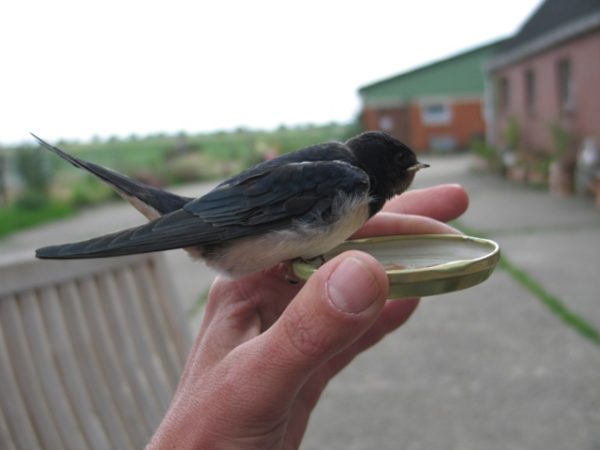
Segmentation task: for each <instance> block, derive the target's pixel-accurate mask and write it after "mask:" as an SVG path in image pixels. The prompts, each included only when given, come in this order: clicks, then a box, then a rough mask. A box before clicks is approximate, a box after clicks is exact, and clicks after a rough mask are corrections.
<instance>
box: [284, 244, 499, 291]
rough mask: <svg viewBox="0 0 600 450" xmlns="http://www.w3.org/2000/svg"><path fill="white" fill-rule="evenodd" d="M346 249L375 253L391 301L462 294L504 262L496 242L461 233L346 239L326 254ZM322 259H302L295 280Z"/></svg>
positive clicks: (328, 256)
mask: <svg viewBox="0 0 600 450" xmlns="http://www.w3.org/2000/svg"><path fill="white" fill-rule="evenodd" d="M347 250H361V251H364V252H367V253H370V254H371V255H373V256H374V257H375V258H377V260H378V261H379V262H380V263H381V264H382V265H383V267H384V269H385V271H386V273H387V275H388V278H389V280H390V294H389V297H390V298H405V297H424V296H427V295H436V294H443V293H446V292H452V291H458V290H460V289H466V288H469V287H471V286H475V285H476V284H479V283H481V282H482V281H485V280H486V279H487V278H488V277H489V276H490V275H491V274H492V272H493V271H494V268H495V267H496V264H497V263H498V260H499V259H500V247H499V246H498V244H497V243H495V242H494V241H490V240H488V239H481V238H476V237H470V236H463V235H456V234H423V235H405V236H385V237H373V238H368V239H357V240H354V241H346V242H344V243H343V244H341V245H339V246H338V247H336V248H335V249H333V250H331V251H330V252H328V253H326V254H325V255H324V259H325V261H328V260H330V259H331V258H333V257H335V256H336V255H339V254H340V253H343V252H345V251H347ZM321 263H322V261H321V260H320V259H319V260H315V261H311V262H305V261H297V262H294V264H293V270H294V273H295V274H296V276H297V277H298V278H300V279H302V280H307V279H308V278H309V277H310V276H311V275H312V274H313V273H314V272H315V271H316V270H317V269H318V267H319V266H320V265H321Z"/></svg>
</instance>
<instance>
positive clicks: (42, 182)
mask: <svg viewBox="0 0 600 450" xmlns="http://www.w3.org/2000/svg"><path fill="white" fill-rule="evenodd" d="M15 169H16V171H17V173H18V174H19V176H20V178H21V180H22V181H23V183H24V185H25V190H24V192H23V193H22V194H21V195H20V197H19V198H18V199H17V201H18V202H19V203H20V204H21V205H22V206H24V207H29V208H37V207H39V206H42V205H44V204H45V203H47V201H48V198H49V188H50V184H51V183H52V169H51V167H50V161H49V160H48V157H47V154H46V152H42V151H40V150H39V149H38V148H36V147H31V146H28V145H22V146H19V147H17V148H16V149H15Z"/></svg>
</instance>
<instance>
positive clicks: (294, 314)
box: [252, 251, 388, 400]
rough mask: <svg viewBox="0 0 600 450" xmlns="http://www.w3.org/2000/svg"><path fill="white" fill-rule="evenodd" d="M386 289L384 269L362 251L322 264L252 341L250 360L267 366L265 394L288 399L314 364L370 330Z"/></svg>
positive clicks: (342, 255)
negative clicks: (253, 354) (273, 319)
mask: <svg viewBox="0 0 600 450" xmlns="http://www.w3.org/2000/svg"><path fill="white" fill-rule="evenodd" d="M387 293H388V281H387V277H386V275H385V272H384V270H383V268H382V267H381V265H380V264H379V263H378V262H377V261H376V260H375V259H374V258H373V257H372V256H370V255H368V254H366V253H362V252H358V251H350V252H346V253H343V254H341V255H339V256H337V257H336V258H334V259H333V260H331V261H329V262H328V263H327V264H325V265H323V267H321V268H320V269H319V270H318V271H316V272H315V273H314V274H313V275H312V276H311V277H310V279H309V280H308V282H307V283H306V284H305V286H304V287H303V288H302V290H301V291H300V292H299V293H298V294H297V295H296V297H295V298H294V299H293V300H292V302H291V303H290V304H289V305H288V307H287V308H286V310H285V311H284V312H283V314H282V315H281V317H280V318H279V319H278V320H277V322H276V323H275V324H274V325H273V326H272V327H271V328H270V329H269V330H267V331H266V332H265V333H263V334H262V335H261V336H260V337H259V339H257V340H256V341H255V342H254V344H256V345H257V346H258V348H257V347H255V348H254V349H253V350H255V351H256V350H257V351H258V352H259V353H261V354H262V355H261V356H260V357H259V358H257V359H254V360H255V361H256V360H260V361H263V364H268V370H263V371H262V374H263V375H262V377H263V380H262V381H263V382H264V381H267V380H265V379H264V377H268V378H270V380H268V381H269V382H267V383H266V385H267V386H268V392H265V395H268V396H273V397H272V398H273V400H275V399H277V398H279V399H280V400H281V398H282V396H283V397H287V398H290V399H291V398H293V397H294V396H295V393H296V392H297V390H298V389H300V387H301V386H302V385H303V384H304V382H305V381H306V379H307V378H308V377H309V376H310V375H311V374H312V373H313V372H314V371H315V370H316V369H317V368H319V366H321V365H322V364H323V363H324V362H326V361H327V360H329V359H330V358H331V357H332V356H333V355H335V354H337V353H338V352H340V351H342V350H344V349H345V348H347V347H348V346H349V345H351V344H352V343H353V342H355V341H356V340H357V339H358V338H359V337H360V336H362V335H363V334H364V333H365V332H366V330H368V329H369V327H370V326H371V325H372V324H373V322H374V321H375V320H376V319H377V317H378V315H379V313H380V312H381V310H382V308H383V305H384V303H385V299H386V297H387ZM252 353H253V352H252ZM255 356H256V354H255Z"/></svg>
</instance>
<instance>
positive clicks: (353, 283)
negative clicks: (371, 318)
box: [327, 257, 379, 314]
mask: <svg viewBox="0 0 600 450" xmlns="http://www.w3.org/2000/svg"><path fill="white" fill-rule="evenodd" d="M327 294H328V295H329V299H330V300H331V302H332V303H333V304H334V305H335V306H336V307H337V308H338V309H340V310H341V311H344V312H347V313H352V314H357V313H359V312H361V311H364V310H365V309H367V308H368V307H369V306H371V305H372V304H373V302H374V301H375V300H377V298H378V296H379V286H378V285H377V280H376V279H375V277H374V276H373V274H372V273H371V271H370V270H369V268H368V267H367V266H366V265H365V264H364V263H363V262H362V261H360V260H359V259H357V258H353V257H350V258H347V259H345V260H344V261H342V262H341V263H340V265H339V266H338V267H337V268H336V269H335V271H334V272H333V274H331V276H330V277H329V280H328V281H327Z"/></svg>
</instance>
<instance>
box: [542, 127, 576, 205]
mask: <svg viewBox="0 0 600 450" xmlns="http://www.w3.org/2000/svg"><path fill="white" fill-rule="evenodd" d="M550 133H551V134H552V141H553V143H554V155H553V157H552V161H551V162H550V166H549V168H548V184H549V187H550V192H551V193H553V194H558V195H563V196H567V195H572V194H573V192H574V191H575V163H574V162H573V161H571V160H570V158H569V157H568V156H569V155H568V153H569V149H570V148H571V147H572V145H573V140H574V137H573V135H572V134H571V133H569V132H568V131H566V130H565V129H564V128H563V127H562V126H561V125H560V124H559V123H554V124H551V125H550Z"/></svg>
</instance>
